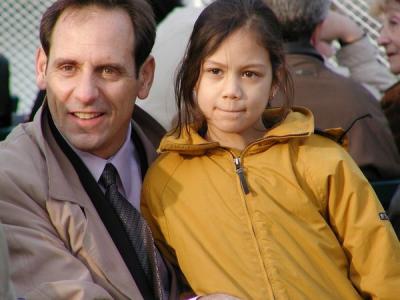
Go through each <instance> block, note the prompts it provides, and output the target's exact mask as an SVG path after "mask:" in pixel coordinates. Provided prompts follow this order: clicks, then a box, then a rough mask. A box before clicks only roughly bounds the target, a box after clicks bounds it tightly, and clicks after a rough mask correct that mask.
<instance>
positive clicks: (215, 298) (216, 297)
mask: <svg viewBox="0 0 400 300" xmlns="http://www.w3.org/2000/svg"><path fill="white" fill-rule="evenodd" d="M197 299H199V300H240V299H239V298H237V297H234V296H230V295H226V294H211V295H206V296H201V297H199V298H197Z"/></svg>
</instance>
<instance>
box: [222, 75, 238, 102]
mask: <svg viewBox="0 0 400 300" xmlns="http://www.w3.org/2000/svg"><path fill="white" fill-rule="evenodd" d="M241 96H242V87H241V81H240V78H239V77H238V76H236V75H229V76H227V77H226V78H225V80H224V89H223V97H224V98H226V99H239V98H240V97H241Z"/></svg>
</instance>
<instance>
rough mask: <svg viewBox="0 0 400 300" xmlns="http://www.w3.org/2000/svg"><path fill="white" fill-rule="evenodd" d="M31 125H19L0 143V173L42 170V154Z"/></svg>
mask: <svg viewBox="0 0 400 300" xmlns="http://www.w3.org/2000/svg"><path fill="white" fill-rule="evenodd" d="M33 127H34V126H33V124H31V123H26V124H20V125H18V126H17V127H16V128H14V129H13V130H12V131H11V133H10V134H9V135H8V136H7V138H6V139H5V140H4V141H2V142H0V171H1V172H2V173H3V172H6V173H7V174H9V175H11V173H25V174H29V173H30V172H32V173H31V174H32V176H33V174H34V172H36V174H38V173H37V172H39V169H41V170H42V169H43V164H44V154H43V153H44V152H43V149H42V146H41V142H40V141H39V140H38V138H37V136H36V135H35V133H34V132H33V131H34V128H33Z"/></svg>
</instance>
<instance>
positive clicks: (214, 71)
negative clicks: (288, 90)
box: [195, 29, 272, 149]
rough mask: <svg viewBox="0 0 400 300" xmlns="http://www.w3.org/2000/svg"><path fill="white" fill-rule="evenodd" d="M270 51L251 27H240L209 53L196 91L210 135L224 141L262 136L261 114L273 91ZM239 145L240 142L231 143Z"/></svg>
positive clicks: (247, 141)
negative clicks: (260, 42) (260, 41)
mask: <svg viewBox="0 0 400 300" xmlns="http://www.w3.org/2000/svg"><path fill="white" fill-rule="evenodd" d="M271 84H272V67H271V62H270V57H269V53H268V51H267V50H266V49H265V48H264V47H262V46H261V45H260V44H259V43H258V41H257V39H256V36H255V34H254V33H252V32H251V30H247V29H240V30H238V31H236V32H234V33H232V34H231V35H230V36H228V38H226V39H225V40H224V41H223V42H222V44H221V45H220V46H219V48H218V49H217V50H216V51H215V52H214V53H213V54H211V55H210V56H208V57H206V59H205V60H204V63H203V65H202V69H201V73H200V76H199V80H198V83H197V85H196V90H195V91H196V94H197V101H198V106H199V108H200V110H201V112H202V113H203V114H204V116H205V119H206V121H207V124H208V132H207V134H208V136H209V137H210V138H211V139H212V140H216V141H218V142H220V143H221V144H223V145H227V144H229V142H227V141H229V140H231V141H233V140H235V139H236V138H237V137H241V138H242V139H243V140H244V141H245V143H249V142H251V141H252V140H254V139H256V138H259V137H261V136H262V135H263V134H264V131H265V128H264V126H263V124H262V120H261V116H262V113H263V111H264V110H265V108H266V106H267V103H268V99H269V97H270V93H271ZM231 146H233V147H236V148H238V149H240V148H243V147H242V146H240V145H231Z"/></svg>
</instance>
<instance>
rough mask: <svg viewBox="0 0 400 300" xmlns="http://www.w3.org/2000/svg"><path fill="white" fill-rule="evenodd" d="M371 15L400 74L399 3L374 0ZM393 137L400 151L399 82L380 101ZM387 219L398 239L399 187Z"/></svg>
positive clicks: (381, 43) (399, 217) (394, 69)
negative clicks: (376, 22) (375, 17)
mask: <svg viewBox="0 0 400 300" xmlns="http://www.w3.org/2000/svg"><path fill="white" fill-rule="evenodd" d="M372 14H373V15H374V16H377V17H379V19H380V20H381V22H382V28H381V32H380V36H379V39H378V42H379V44H380V45H381V46H383V47H384V48H385V50H386V54H387V57H388V60H389V64H390V70H391V71H392V72H393V73H394V74H396V75H399V74H400V1H399V0H375V1H373V2H372ZM381 104H382V109H383V111H384V112H385V114H386V116H387V118H388V120H389V124H390V127H391V129H392V132H393V135H394V137H395V140H396V144H397V147H398V149H399V150H400V81H399V82H397V83H396V84H394V85H393V86H392V87H390V88H389V89H388V90H387V91H386V93H385V95H384V96H383V98H382V100H381ZM388 215H389V218H390V220H391V222H392V224H393V227H394V229H395V231H396V233H397V236H398V237H399V239H400V187H399V188H398V189H397V192H396V194H395V195H394V196H393V198H392V201H391V203H390V207H389V209H388Z"/></svg>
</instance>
